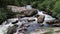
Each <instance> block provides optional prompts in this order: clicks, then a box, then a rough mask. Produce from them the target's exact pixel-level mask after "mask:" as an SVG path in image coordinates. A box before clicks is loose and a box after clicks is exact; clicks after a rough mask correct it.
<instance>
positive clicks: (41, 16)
mask: <svg viewBox="0 0 60 34" xmlns="http://www.w3.org/2000/svg"><path fill="white" fill-rule="evenodd" d="M44 18H45V16H44V15H40V16H39V17H38V20H37V21H38V23H43V21H44Z"/></svg>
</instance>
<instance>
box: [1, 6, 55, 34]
mask: <svg viewBox="0 0 60 34" xmlns="http://www.w3.org/2000/svg"><path fill="white" fill-rule="evenodd" d="M26 8H27V9H28V8H29V9H32V7H31V5H27V6H26ZM37 11H38V15H44V16H45V19H44V22H43V24H46V21H48V20H55V18H53V17H52V16H50V15H47V14H44V13H43V11H39V10H37ZM30 18H31V17H24V18H21V21H22V22H21V21H18V23H16V24H17V25H19V27H20V25H22V24H23V23H24V24H29V25H31V26H30V27H29V28H28V30H33V29H34V28H35V27H36V28H37V27H39V26H37V25H35V26H33V25H34V24H37V18H36V17H33V18H32V19H35V21H33V22H32V23H28V22H27V19H30ZM16 20H19V19H18V18H11V19H8V20H7V21H5V22H3V24H2V25H0V34H5V33H7V31H8V28H9V27H12V26H14V24H12V22H15V21H16ZM32 27H34V28H32ZM17 33H18V29H17V32H16V33H15V34H17Z"/></svg>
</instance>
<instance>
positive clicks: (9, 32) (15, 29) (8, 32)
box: [7, 25, 18, 34]
mask: <svg viewBox="0 0 60 34" xmlns="http://www.w3.org/2000/svg"><path fill="white" fill-rule="evenodd" d="M17 27H18V25H14V26H13V27H9V28H8V31H7V34H13V33H15V32H16V31H17Z"/></svg>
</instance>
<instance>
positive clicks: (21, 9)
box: [8, 6, 38, 16]
mask: <svg viewBox="0 0 60 34" xmlns="http://www.w3.org/2000/svg"><path fill="white" fill-rule="evenodd" d="M8 9H11V10H12V12H15V13H18V14H20V15H24V16H33V15H35V14H37V13H38V11H37V9H33V8H32V9H27V8H26V7H17V6H8Z"/></svg>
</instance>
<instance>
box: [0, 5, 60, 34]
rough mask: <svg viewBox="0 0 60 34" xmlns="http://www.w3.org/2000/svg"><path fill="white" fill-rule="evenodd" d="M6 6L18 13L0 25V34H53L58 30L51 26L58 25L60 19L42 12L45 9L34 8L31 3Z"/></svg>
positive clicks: (59, 24)
mask: <svg viewBox="0 0 60 34" xmlns="http://www.w3.org/2000/svg"><path fill="white" fill-rule="evenodd" d="M8 7H9V8H11V7H12V8H11V9H12V11H13V12H16V13H18V14H16V15H15V17H14V18H11V19H7V21H5V22H3V24H2V25H0V34H48V33H53V34H54V33H56V32H57V31H58V30H59V28H52V27H59V26H60V23H59V22H60V21H59V20H57V19H55V18H53V17H52V16H50V15H48V14H46V13H44V12H45V11H39V10H38V9H34V8H32V7H31V5H27V6H26V7H16V6H8ZM13 8H14V9H13ZM51 31H52V32H51ZM57 34H58V33H57Z"/></svg>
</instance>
